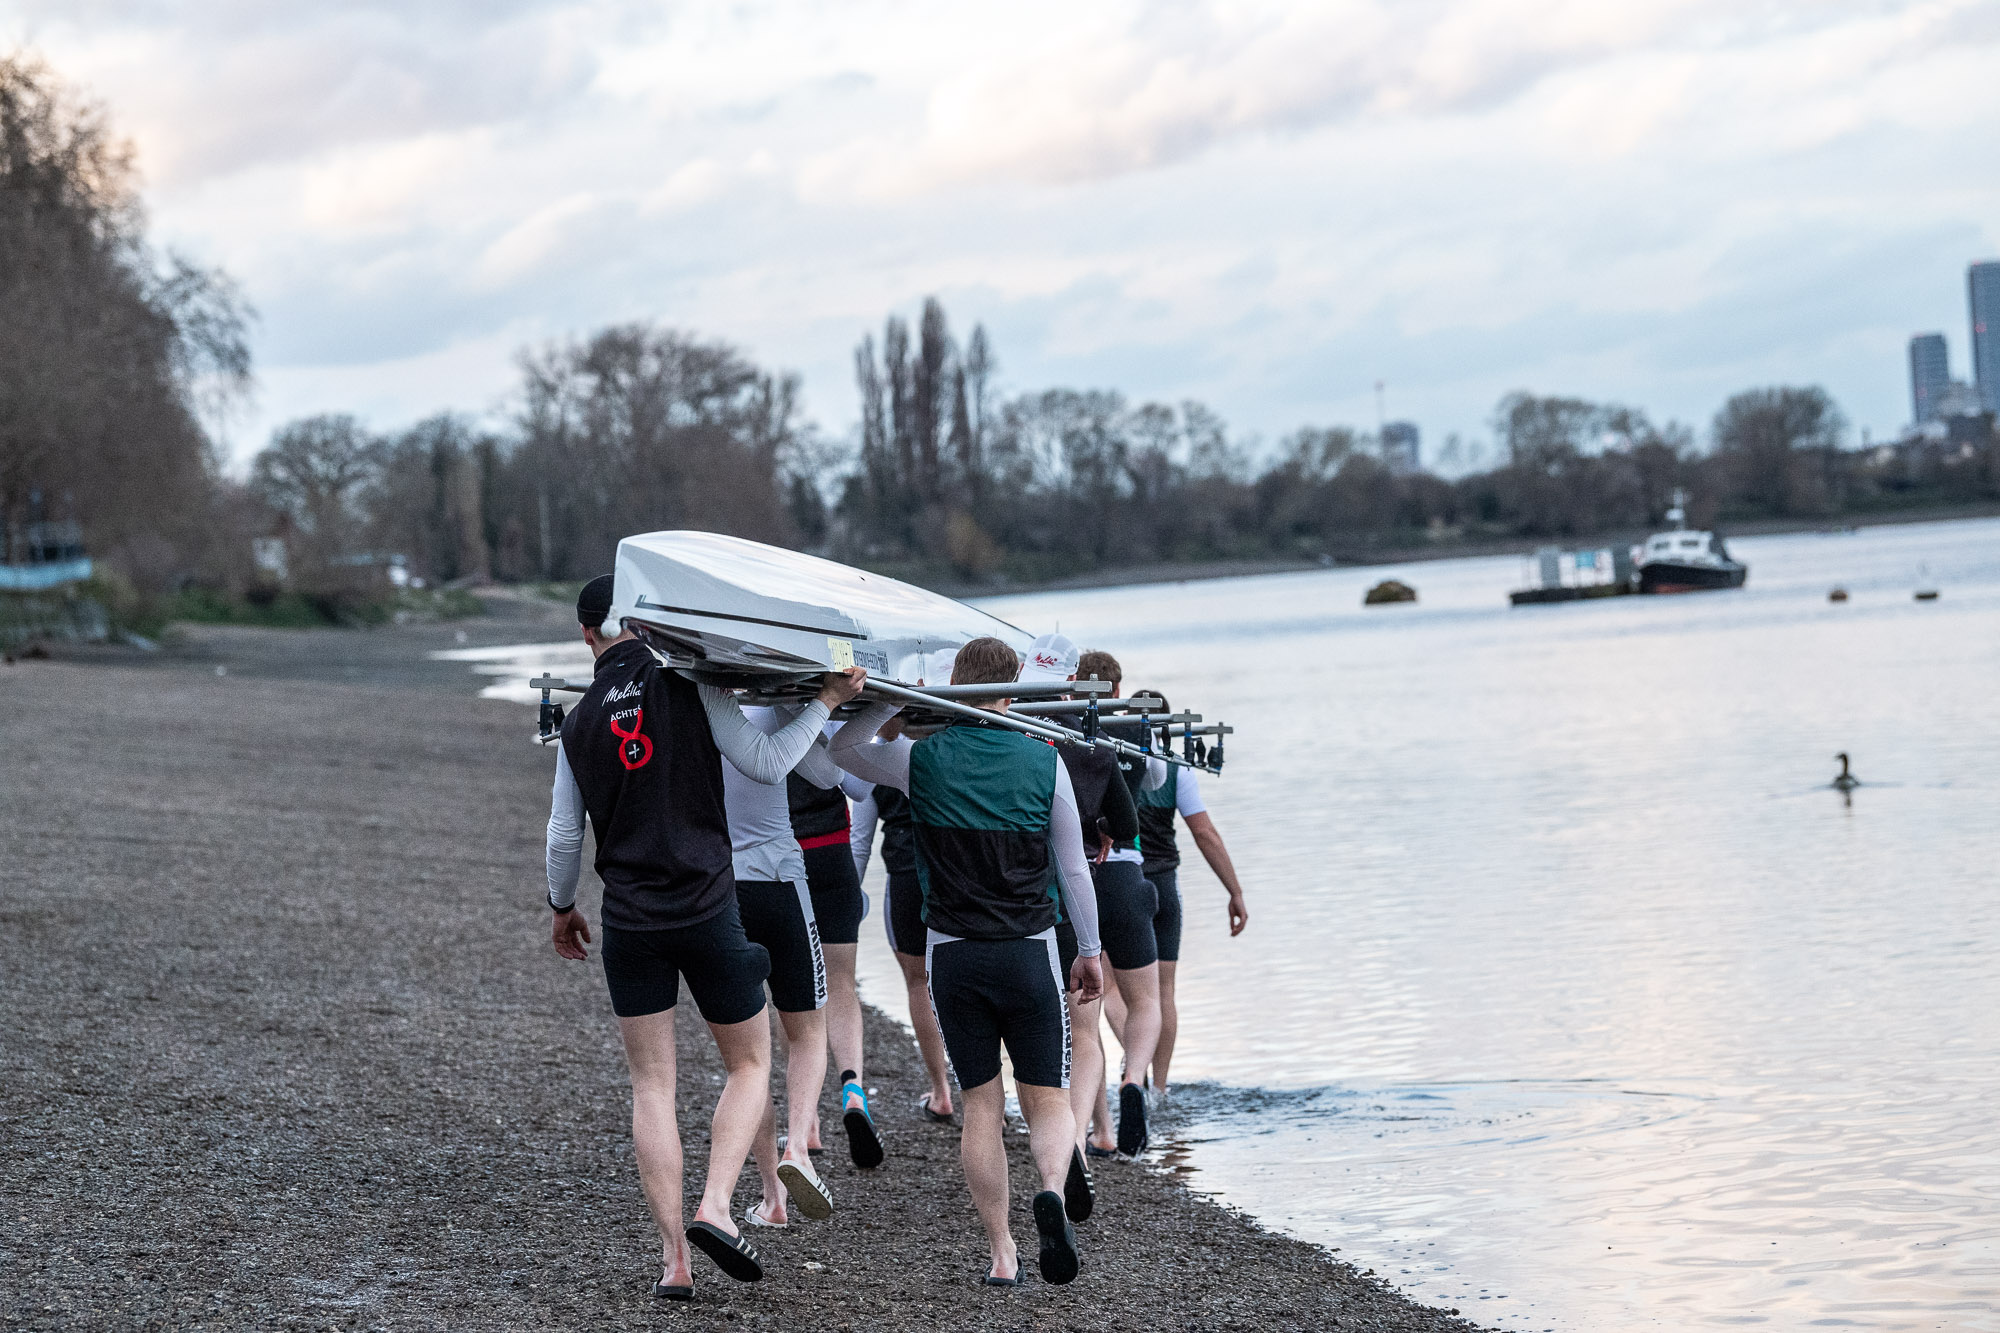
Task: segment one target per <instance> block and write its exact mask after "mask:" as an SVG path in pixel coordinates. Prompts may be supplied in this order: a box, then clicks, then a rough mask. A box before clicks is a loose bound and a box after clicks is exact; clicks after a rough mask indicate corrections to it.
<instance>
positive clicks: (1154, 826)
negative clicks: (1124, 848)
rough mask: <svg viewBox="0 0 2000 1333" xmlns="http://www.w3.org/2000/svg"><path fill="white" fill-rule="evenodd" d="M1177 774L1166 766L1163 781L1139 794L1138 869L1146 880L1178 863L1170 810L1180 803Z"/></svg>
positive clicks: (1177, 848)
mask: <svg viewBox="0 0 2000 1333" xmlns="http://www.w3.org/2000/svg"><path fill="white" fill-rule="evenodd" d="M1180 786H1181V771H1180V769H1178V768H1176V767H1175V766H1174V765H1172V764H1168V765H1167V780H1166V781H1165V782H1163V783H1161V784H1160V785H1159V786H1157V787H1155V788H1153V790H1151V791H1142V792H1140V793H1139V854H1140V855H1141V856H1143V857H1145V858H1146V859H1145V863H1144V864H1143V865H1141V866H1140V867H1139V869H1140V870H1142V871H1144V872H1145V873H1146V875H1147V876H1149V877H1150V876H1153V875H1162V874H1165V873H1166V872H1167V871H1169V870H1174V869H1176V868H1178V867H1179V866H1180V863H1181V849H1180V844H1179V843H1177V842H1175V841H1174V810H1175V808H1176V806H1177V805H1178V804H1179V802H1180Z"/></svg>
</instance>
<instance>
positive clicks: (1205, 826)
mask: <svg viewBox="0 0 2000 1333" xmlns="http://www.w3.org/2000/svg"><path fill="white" fill-rule="evenodd" d="M1186 819H1187V826H1188V832H1189V833H1192V834H1193V835H1194V845H1195V846H1197V847H1199V848H1200V849H1201V855H1202V859H1203V860H1205V861H1207V862H1208V868H1209V869H1210V870H1213V871H1214V872H1215V877H1216V878H1217V879H1219V880H1221V881H1222V887H1223V888H1225V889H1227V890H1229V933H1230V934H1231V935H1241V934H1242V933H1243V927H1245V926H1247V925H1249V924H1250V909H1249V908H1248V907H1246V906H1244V904H1243V886H1242V885H1241V884H1238V883H1237V882H1236V866H1235V863H1234V862H1232V861H1231V860H1230V859H1229V849H1228V848H1227V847H1225V846H1223V845H1222V833H1221V831H1220V830H1218V829H1217V828H1216V827H1215V821H1214V820H1213V819H1211V818H1209V815H1208V811H1206V810H1203V811H1201V812H1199V813H1198V814H1192V815H1188V816H1186Z"/></svg>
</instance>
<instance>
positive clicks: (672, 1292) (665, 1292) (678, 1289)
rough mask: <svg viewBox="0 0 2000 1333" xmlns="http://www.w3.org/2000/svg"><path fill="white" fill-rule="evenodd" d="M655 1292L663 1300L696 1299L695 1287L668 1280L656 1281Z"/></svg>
mask: <svg viewBox="0 0 2000 1333" xmlns="http://www.w3.org/2000/svg"><path fill="white" fill-rule="evenodd" d="M653 1294H654V1295H655V1296H658V1297H659V1298H660V1299H661V1300H663V1301H691V1300H693V1299H694V1288H693V1287H684V1286H680V1285H678V1284H672V1283H666V1282H655V1283H654V1284H653Z"/></svg>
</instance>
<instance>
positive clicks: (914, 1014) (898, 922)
mask: <svg viewBox="0 0 2000 1333" xmlns="http://www.w3.org/2000/svg"><path fill="white" fill-rule="evenodd" d="M953 651H954V650H952V649H940V650H939V651H937V652H934V653H929V654H926V655H925V666H924V673H923V674H922V675H919V676H918V677H917V683H918V684H920V685H921V684H923V683H924V682H925V680H927V679H928V680H931V681H935V682H947V681H949V680H950V679H951V666H952V656H953ZM880 734H881V736H882V737H883V738H884V739H885V740H895V739H896V738H898V737H899V736H901V735H902V734H903V720H902V719H901V718H890V719H889V720H888V722H886V723H884V724H883V726H882V729H881V732H880ZM878 822H879V823H880V825H881V828H882V869H883V871H884V872H885V873H886V875H887V882H886V884H885V886H884V888H883V890H882V926H883V930H884V932H885V933H886V934H887V935H888V937H889V951H890V952H891V954H893V955H894V956H895V959H896V966H897V968H898V969H899V970H901V972H902V974H903V991H904V998H905V999H906V1000H907V1002H908V1004H909V1010H910V1030H911V1031H912V1032H914V1033H915V1034H916V1038H917V1051H918V1053H919V1054H920V1055H922V1056H923V1060H924V1070H925V1072H927V1073H928V1074H929V1075H930V1081H931V1085H930V1087H929V1088H928V1089H927V1090H926V1091H924V1092H923V1093H922V1094H921V1095H920V1096H918V1098H917V1110H918V1112H919V1113H920V1114H922V1116H923V1117H924V1119H925V1120H926V1121H928V1122H929V1123H931V1124H933V1125H949V1124H951V1123H952V1098H951V1067H950V1065H949V1063H948V1062H947V1061H946V1059H945V1052H944V1034H943V1033H941V1032H939V1031H938V1024H937V1015H936V1014H935V1013H933V1012H932V1010H931V995H930V983H929V981H928V980H927V979H926V978H925V975H924V942H925V932H924V916H923V912H924V896H923V890H922V889H921V888H920V887H919V885H918V882H917V835H916V830H915V829H913V828H912V827H911V825H910V798H909V797H908V796H906V795H904V794H903V793H902V791H900V790H899V789H897V788H895V787H891V786H888V785H887V784H879V783H878V784H874V785H871V786H870V787H869V794H868V795H867V796H866V797H865V798H861V799H857V800H856V801H855V803H854V825H853V838H852V842H851V843H850V844H849V845H850V848H851V849H852V852H853V857H854V873H855V875H856V877H857V878H860V879H863V880H865V879H866V878H867V877H868V859H869V854H870V852H871V850H872V849H873V847H874V845H875V828H876V825H877V823H878Z"/></svg>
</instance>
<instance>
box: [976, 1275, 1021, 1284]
mask: <svg viewBox="0 0 2000 1333" xmlns="http://www.w3.org/2000/svg"><path fill="white" fill-rule="evenodd" d="M981 1285H982V1286H988V1287H1018V1286H1020V1285H1021V1275H1020V1274H1019V1273H1016V1274H1014V1276H1012V1277H994V1276H993V1275H992V1274H991V1273H988V1274H987V1275H986V1280H985V1282H983V1283H982V1284H981Z"/></svg>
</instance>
